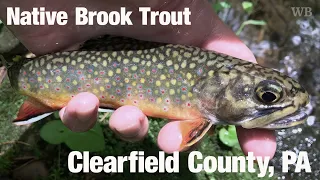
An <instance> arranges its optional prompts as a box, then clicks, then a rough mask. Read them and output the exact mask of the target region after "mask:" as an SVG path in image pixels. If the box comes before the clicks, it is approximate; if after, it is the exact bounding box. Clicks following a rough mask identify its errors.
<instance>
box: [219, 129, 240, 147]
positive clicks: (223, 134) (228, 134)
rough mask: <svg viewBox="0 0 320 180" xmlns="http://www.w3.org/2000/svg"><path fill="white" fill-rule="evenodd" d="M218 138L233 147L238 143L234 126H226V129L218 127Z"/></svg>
mask: <svg viewBox="0 0 320 180" xmlns="http://www.w3.org/2000/svg"><path fill="white" fill-rule="evenodd" d="M219 139H220V141H221V142H223V144H225V145H227V146H229V147H235V146H238V145H239V142H238V137H237V132H236V127H235V126H228V130H227V129H225V128H222V129H220V131H219Z"/></svg>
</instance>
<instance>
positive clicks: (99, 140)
mask: <svg viewBox="0 0 320 180" xmlns="http://www.w3.org/2000/svg"><path fill="white" fill-rule="evenodd" d="M40 136H41V138H42V139H44V140H45V141H47V142H48V143H50V144H60V143H65V144H66V145H67V146H68V147H69V148H70V149H72V150H78V151H91V152H97V151H102V150H104V149H105V141H104V135H103V131H102V128H101V126H100V125H99V124H98V123H97V124H95V126H94V127H93V128H92V129H90V130H89V131H87V132H81V133H77V132H72V131H71V130H69V129H68V128H67V127H66V126H65V125H64V124H63V123H62V122H61V121H60V120H55V121H50V122H48V123H47V124H45V125H44V126H43V127H42V128H41V130H40Z"/></svg>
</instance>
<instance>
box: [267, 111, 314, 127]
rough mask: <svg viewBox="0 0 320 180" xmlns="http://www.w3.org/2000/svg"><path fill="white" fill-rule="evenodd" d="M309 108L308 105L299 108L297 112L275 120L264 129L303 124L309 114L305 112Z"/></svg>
mask: <svg viewBox="0 0 320 180" xmlns="http://www.w3.org/2000/svg"><path fill="white" fill-rule="evenodd" d="M306 110H307V108H306V107H304V108H301V109H299V110H298V111H297V112H295V113H293V114H290V115H288V116H285V117H283V118H281V119H279V120H277V121H273V122H272V123H270V124H268V125H266V126H264V127H263V128H264V129H284V128H289V127H293V126H296V125H299V124H303V123H304V122H305V121H306V120H307V118H308V114H307V113H305V112H306Z"/></svg>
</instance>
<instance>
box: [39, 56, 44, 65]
mask: <svg viewBox="0 0 320 180" xmlns="http://www.w3.org/2000/svg"><path fill="white" fill-rule="evenodd" d="M43 65H44V58H41V59H40V66H43Z"/></svg>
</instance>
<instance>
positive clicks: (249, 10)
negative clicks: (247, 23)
mask: <svg viewBox="0 0 320 180" xmlns="http://www.w3.org/2000/svg"><path fill="white" fill-rule="evenodd" d="M242 8H243V9H244V11H246V12H247V13H248V14H251V13H252V11H253V3H252V2H249V1H243V2H242Z"/></svg>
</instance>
